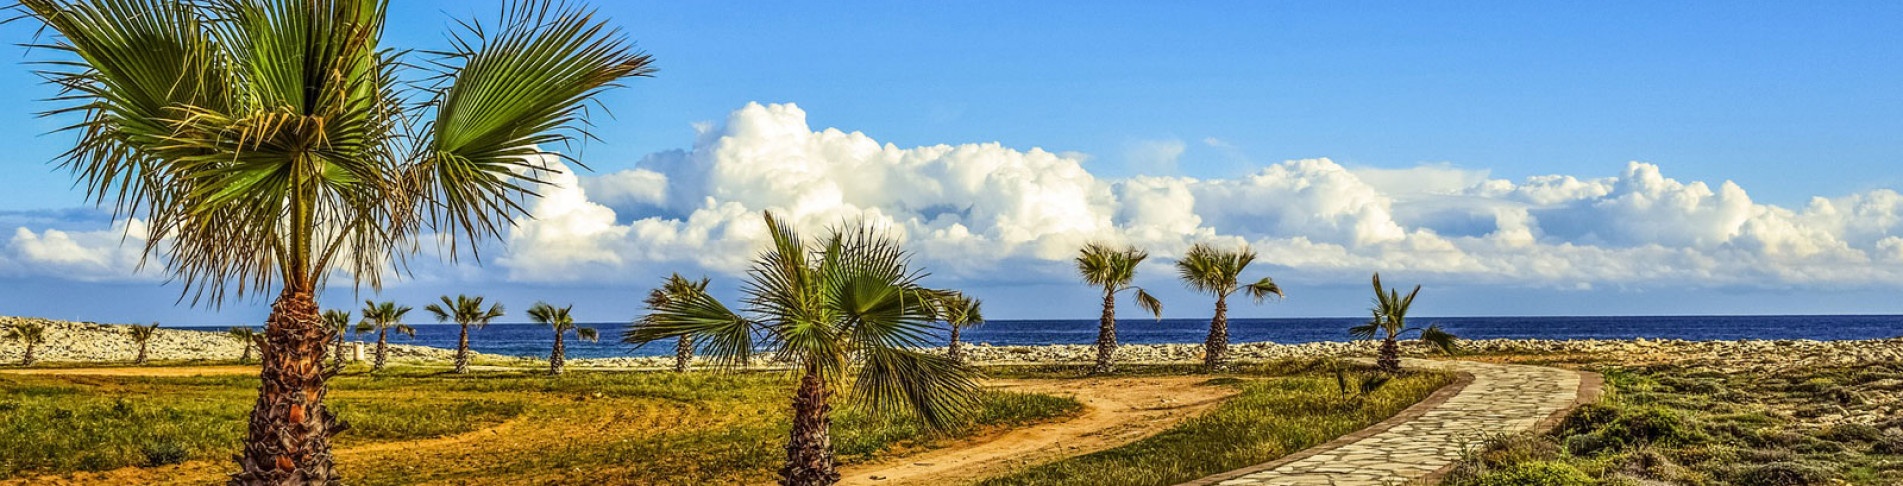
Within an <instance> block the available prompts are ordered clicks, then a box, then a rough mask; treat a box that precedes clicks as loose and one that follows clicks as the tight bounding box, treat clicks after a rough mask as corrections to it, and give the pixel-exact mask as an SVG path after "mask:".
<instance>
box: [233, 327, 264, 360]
mask: <svg viewBox="0 0 1903 486" xmlns="http://www.w3.org/2000/svg"><path fill="white" fill-rule="evenodd" d="M225 334H226V335H229V336H231V338H232V339H236V340H238V344H239V345H242V346H244V354H242V355H239V356H238V363H239V364H243V363H250V362H251V347H252V346H256V345H257V344H258V330H257V329H252V328H249V327H244V326H237V327H233V328H231V329H228V330H226V331H225Z"/></svg>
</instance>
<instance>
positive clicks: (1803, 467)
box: [1732, 462, 1834, 486]
mask: <svg viewBox="0 0 1903 486" xmlns="http://www.w3.org/2000/svg"><path fill="white" fill-rule="evenodd" d="M1833 476H1834V475H1833V474H1831V472H1830V471H1829V470H1825V469H1824V468H1821V467H1817V466H1813V465H1810V464H1805V463H1802V462H1774V463H1770V464H1762V465H1753V466H1745V467H1741V468H1738V469H1736V470H1735V476H1733V477H1732V482H1734V483H1737V484H1738V485H1739V486H1809V485H1813V484H1823V483H1824V482H1825V481H1829V480H1830V479H1831V477H1833Z"/></svg>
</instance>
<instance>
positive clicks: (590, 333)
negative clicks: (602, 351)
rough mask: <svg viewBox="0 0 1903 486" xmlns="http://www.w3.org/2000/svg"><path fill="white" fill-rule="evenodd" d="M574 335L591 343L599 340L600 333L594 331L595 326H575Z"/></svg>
mask: <svg viewBox="0 0 1903 486" xmlns="http://www.w3.org/2000/svg"><path fill="white" fill-rule="evenodd" d="M575 337H578V338H581V340H583V341H588V342H591V343H592V342H596V341H600V340H601V333H599V332H596V331H595V328H592V327H577V328H575Z"/></svg>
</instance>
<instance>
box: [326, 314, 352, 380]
mask: <svg viewBox="0 0 1903 486" xmlns="http://www.w3.org/2000/svg"><path fill="white" fill-rule="evenodd" d="M324 328H325V329H326V330H329V331H330V332H331V333H332V334H334V335H335V336H336V337H335V338H333V340H332V341H331V347H330V367H331V368H333V369H340V370H341V369H343V368H344V335H346V334H349V333H350V328H351V323H350V311H347V310H339V309H331V310H327V311H324Z"/></svg>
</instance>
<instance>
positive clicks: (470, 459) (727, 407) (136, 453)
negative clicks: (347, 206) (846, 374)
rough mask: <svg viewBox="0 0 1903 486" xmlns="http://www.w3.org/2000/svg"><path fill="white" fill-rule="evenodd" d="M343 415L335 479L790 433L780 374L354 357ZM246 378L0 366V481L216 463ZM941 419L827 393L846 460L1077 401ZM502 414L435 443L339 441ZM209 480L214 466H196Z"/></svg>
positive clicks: (1053, 413)
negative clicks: (467, 436) (388, 363)
mask: <svg viewBox="0 0 1903 486" xmlns="http://www.w3.org/2000/svg"><path fill="white" fill-rule="evenodd" d="M330 384H331V392H330V400H329V403H330V404H331V408H332V410H333V411H335V412H336V413H337V414H338V415H339V416H340V417H341V418H343V419H344V420H345V421H347V422H349V423H350V426H351V427H350V429H349V430H348V431H346V432H345V433H343V434H341V435H339V436H338V437H337V438H336V439H335V444H336V445H337V447H338V451H339V452H338V464H339V467H340V469H341V470H342V471H343V472H344V474H345V480H346V482H348V483H349V484H365V485H377V484H409V483H415V482H427V481H441V482H451V483H457V482H461V483H468V482H479V483H480V482H500V483H516V484H521V483H530V484H541V483H549V482H560V483H569V482H577V481H583V482H585V481H589V480H592V481H596V482H605V483H616V484H627V483H633V484H701V483H706V482H717V483H719V482H735V481H753V480H757V479H759V478H767V477H772V474H773V471H775V470H776V469H777V468H778V466H779V461H780V460H781V458H782V457H781V456H782V455H783V454H784V450H783V449H782V448H781V446H782V442H783V441H784V440H785V437H786V434H787V431H788V429H790V427H791V425H790V420H789V416H790V413H791V412H790V406H789V405H788V403H789V400H790V398H791V391H792V380H791V379H789V378H788V377H787V376H786V375H785V374H782V373H699V372H697V373H687V374H677V373H629V372H604V371H581V370H577V371H571V372H570V373H569V374H567V375H565V376H563V377H560V378H550V377H547V376H546V375H544V374H543V373H542V372H541V371H540V370H523V371H507V372H479V373H475V374H470V375H453V374H445V373H442V371H441V370H440V369H433V368H415V367H392V368H390V369H388V370H386V371H385V372H383V373H380V374H376V375H369V374H365V373H362V372H361V370H360V369H358V368H355V367H353V368H352V371H351V372H347V373H345V374H343V375H340V376H338V377H336V378H334V379H333V380H332V381H331V382H330ZM257 388H258V381H257V378H256V377H255V376H243V375H219V376H196V377H107V376H54V375H0V444H6V445H7V446H6V447H0V479H7V478H19V477H33V476H38V475H46V474H60V473H66V472H73V471H103V470H111V469H118V468H122V467H129V466H132V467H151V466H163V465H169V464H178V463H183V462H189V461H226V460H228V458H229V457H230V456H231V455H232V454H235V453H237V452H238V446H239V441H240V440H241V439H242V437H243V434H244V427H245V423H246V422H245V420H246V417H247V414H248V413H249V411H250V408H251V405H252V401H253V400H255V398H256V395H255V394H256V393H257ZM979 405H980V406H979V407H978V409H977V410H976V413H974V414H972V415H971V416H969V417H968V421H967V422H966V423H964V424H961V425H959V426H957V427H954V428H953V429H952V430H947V431H933V430H928V429H926V428H924V427H922V426H919V425H917V423H916V422H912V421H905V420H896V419H892V418H880V417H872V416H868V415H865V414H862V413H859V411H857V410H855V409H853V408H852V407H850V406H849V405H848V404H846V403H838V404H836V407H837V409H836V410H837V412H836V413H835V426H834V437H833V440H834V446H835V448H836V450H837V451H838V452H840V454H841V459H842V460H844V461H847V462H851V461H857V460H867V459H870V458H875V457H879V456H881V455H885V454H890V453H894V452H898V451H907V450H914V449H919V448H927V447H932V446H934V445H937V444H938V443H940V442H941V441H945V440H949V439H952V438H955V437H961V436H966V435H969V434H973V433H978V432H980V431H983V430H986V429H987V428H993V427H1008V426H1013V425H1018V424H1023V423H1028V422H1036V421H1041V420H1049V419H1052V418H1054V417H1060V416H1066V415H1071V414H1075V413H1077V412H1078V411H1079V410H1081V409H1082V405H1081V404H1079V403H1077V402H1076V401H1074V400H1071V399H1067V398H1058V397H1052V396H1046V395H1034V394H1024V393H1009V392H987V393H986V394H985V395H983V396H982V397H980V400H979ZM504 422H509V423H510V425H502V426H501V427H503V428H501V429H496V430H500V432H497V433H496V435H494V436H493V437H492V436H487V435H484V436H481V437H478V438H476V439H475V440H471V441H469V442H468V443H467V444H463V445H461V446H455V447H446V448H443V450H440V451H439V450H435V449H436V448H431V449H427V450H406V449H404V448H403V447H401V446H399V447H396V448H383V449H388V450H377V451H372V452H363V453H353V452H352V450H353V448H358V447H362V446H367V445H372V444H378V443H390V442H397V441H408V440H418V439H425V438H433V437H444V436H453V435H457V434H462V433H466V432H471V431H477V430H482V429H486V428H490V427H498V426H499V425H500V424H503V423H504ZM202 479H204V481H205V482H216V480H217V479H219V478H202Z"/></svg>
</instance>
